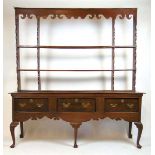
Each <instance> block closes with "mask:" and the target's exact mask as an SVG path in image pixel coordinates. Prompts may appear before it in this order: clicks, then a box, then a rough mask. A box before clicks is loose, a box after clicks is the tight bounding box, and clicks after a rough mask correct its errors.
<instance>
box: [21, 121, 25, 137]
mask: <svg viewBox="0 0 155 155" xmlns="http://www.w3.org/2000/svg"><path fill="white" fill-rule="evenodd" d="M23 137H24V132H23V122H20V138H23Z"/></svg>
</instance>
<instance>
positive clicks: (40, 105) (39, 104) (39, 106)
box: [36, 103, 44, 108]
mask: <svg viewBox="0 0 155 155" xmlns="http://www.w3.org/2000/svg"><path fill="white" fill-rule="evenodd" d="M43 105H44V104H43V103H37V104H36V106H37V107H38V108H41V107H42V106H43Z"/></svg>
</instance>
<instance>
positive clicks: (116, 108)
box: [104, 98, 139, 112]
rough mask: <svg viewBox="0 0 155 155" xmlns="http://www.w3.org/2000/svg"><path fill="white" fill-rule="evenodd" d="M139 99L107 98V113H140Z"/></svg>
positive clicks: (105, 105)
mask: <svg viewBox="0 0 155 155" xmlns="http://www.w3.org/2000/svg"><path fill="white" fill-rule="evenodd" d="M138 108H139V102H138V99H137V98H106V99H105V100H104V110H105V112H138Z"/></svg>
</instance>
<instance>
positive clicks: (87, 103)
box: [81, 102, 90, 108]
mask: <svg viewBox="0 0 155 155" xmlns="http://www.w3.org/2000/svg"><path fill="white" fill-rule="evenodd" d="M81 104H82V106H83V107H84V108H87V107H89V106H90V103H89V102H82V103H81Z"/></svg>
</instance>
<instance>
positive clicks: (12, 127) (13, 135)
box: [10, 122, 19, 148]
mask: <svg viewBox="0 0 155 155" xmlns="http://www.w3.org/2000/svg"><path fill="white" fill-rule="evenodd" d="M18 124H19V122H12V123H11V124H10V132H11V136H12V141H13V144H12V145H11V146H10V147H11V148H14V147H15V127H16V126H17V125H18Z"/></svg>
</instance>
